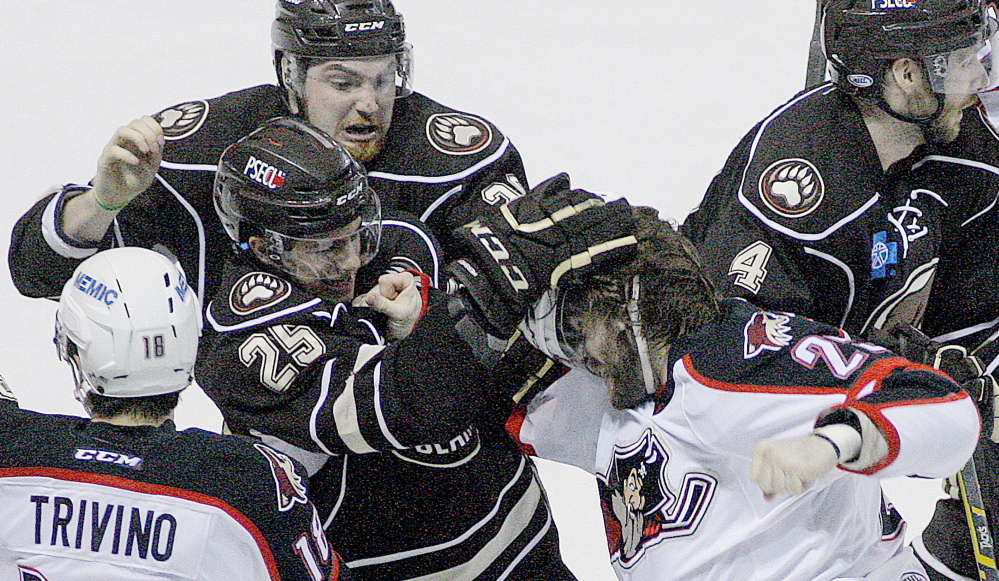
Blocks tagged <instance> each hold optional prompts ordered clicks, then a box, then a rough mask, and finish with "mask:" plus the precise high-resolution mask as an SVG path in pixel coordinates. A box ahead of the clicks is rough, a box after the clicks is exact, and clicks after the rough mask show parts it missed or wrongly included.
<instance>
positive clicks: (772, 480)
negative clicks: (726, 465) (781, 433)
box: [750, 434, 838, 500]
mask: <svg viewBox="0 0 999 581" xmlns="http://www.w3.org/2000/svg"><path fill="white" fill-rule="evenodd" d="M837 462H838V458H837V457H836V450H835V449H834V448H833V446H832V444H830V443H829V441H828V440H825V439H824V438H820V437H818V436H816V435H814V434H809V435H808V436H805V437H803V438H794V439H791V440H765V441H763V442H760V443H758V444H757V445H756V450H755V451H754V452H753V464H752V468H751V469H750V478H751V479H752V481H753V482H755V483H756V484H758V485H759V486H760V489H761V490H762V491H763V497H764V498H766V499H767V500H773V498H774V496H776V495H778V494H801V493H802V492H804V491H805V489H807V488H808V485H809V484H811V483H812V482H814V481H815V480H817V479H818V478H820V477H821V476H822V475H824V474H826V473H827V472H829V471H830V470H832V469H833V468H834V467H835V466H836V464H837Z"/></svg>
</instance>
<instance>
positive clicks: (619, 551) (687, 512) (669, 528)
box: [599, 429, 717, 568]
mask: <svg viewBox="0 0 999 581" xmlns="http://www.w3.org/2000/svg"><path fill="white" fill-rule="evenodd" d="M669 458H670V457H669V452H668V451H667V449H666V447H665V446H664V445H663V443H662V442H660V441H659V439H658V438H657V437H656V436H655V435H654V434H653V432H652V430H651V429H649V430H646V431H645V432H644V433H643V434H642V435H641V437H640V438H639V439H638V441H636V442H634V443H632V444H628V445H618V446H615V448H614V457H613V459H612V460H611V465H610V468H609V469H608V470H607V473H606V474H601V475H599V478H600V480H601V487H600V495H601V501H602V502H601V504H602V506H603V511H604V524H605V527H606V529H607V533H608V541H609V542H610V550H611V558H612V560H614V561H617V562H618V563H620V564H621V566H623V567H625V568H629V567H631V566H633V565H634V564H635V563H636V562H638V560H639V559H641V557H642V555H644V554H645V550H646V549H648V548H649V547H651V546H653V545H656V544H658V543H659V542H661V541H663V540H665V539H669V538H676V537H684V536H689V535H692V534H694V532H695V531H696V530H697V525H698V524H700V522H701V519H702V518H703V517H704V514H705V512H706V511H707V508H708V505H709V503H710V501H711V498H712V496H713V494H714V489H715V486H716V484H717V481H716V480H715V478H714V477H712V476H708V475H706V474H698V473H689V474H685V475H684V477H683V482H682V484H681V486H680V488H679V490H680V494H679V496H677V495H676V494H674V493H673V491H672V490H671V488H670V485H669V483H668V481H667V475H666V466H667V463H668V462H669Z"/></svg>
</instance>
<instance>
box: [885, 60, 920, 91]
mask: <svg viewBox="0 0 999 581" xmlns="http://www.w3.org/2000/svg"><path fill="white" fill-rule="evenodd" d="M887 76H888V77H889V79H890V80H891V81H892V82H893V83H894V84H895V86H897V87H898V88H899V89H900V90H901V91H902V92H903V93H905V94H911V93H914V92H916V91H917V90H918V89H919V88H920V87H921V86H922V85H923V83H924V82H925V79H924V75H923V67H922V66H921V65H920V64H919V63H918V62H916V61H915V60H914V59H911V58H908V57H905V58H900V59H895V61H893V62H892V63H891V67H889V68H888V73H887Z"/></svg>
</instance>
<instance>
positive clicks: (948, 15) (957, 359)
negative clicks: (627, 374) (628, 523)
mask: <svg viewBox="0 0 999 581" xmlns="http://www.w3.org/2000/svg"><path fill="white" fill-rule="evenodd" d="M910 4H911V5H908V6H909V7H906V6H902V5H895V4H892V5H890V6H889V5H885V6H882V7H881V8H878V7H877V6H872V5H871V4H870V3H867V2H855V1H852V0H830V1H829V2H827V3H825V5H824V11H823V21H822V25H823V26H822V30H823V31H824V35H825V36H824V45H825V51H826V56H827V57H828V59H829V64H830V71H831V73H832V82H831V83H826V84H823V85H820V86H817V87H812V88H809V89H807V90H806V91H805V92H803V93H801V94H800V95H798V96H796V97H795V98H794V99H793V100H792V101H790V102H788V103H787V104H785V105H784V106H782V107H781V108H779V109H778V110H776V111H775V112H774V113H773V114H771V116H770V117H768V118H767V119H765V120H764V121H762V122H761V123H760V124H759V125H758V126H757V127H756V128H754V129H753V130H752V131H751V132H750V133H749V134H748V135H747V136H746V137H745V138H744V140H743V142H742V143H741V144H740V145H739V146H738V147H737V148H736V150H735V151H733V153H732V155H731V157H730V158H729V160H728V162H727V163H726V166H725V168H724V169H723V171H722V173H721V174H719V176H718V177H717V178H716V179H715V180H714V182H713V183H712V185H711V187H710V188H709V191H708V193H707V194H706V196H705V199H704V201H703V202H702V204H701V208H700V209H699V211H697V212H695V213H694V214H692V215H691V216H690V217H689V218H688V220H687V223H686V224H685V226H684V227H685V231H686V232H687V233H688V234H689V235H690V236H691V237H692V238H693V239H694V240H695V241H696V242H698V244H699V245H700V247H701V250H702V252H703V253H704V255H705V258H706V262H707V265H708V268H709V271H710V272H711V274H712V276H713V278H714V279H715V280H716V281H717V282H718V283H719V284H720V287H721V288H722V289H723V290H724V291H725V292H726V293H728V294H735V295H739V296H744V297H747V298H750V299H751V300H754V301H757V302H759V303H760V304H762V305H765V306H767V307H770V308H777V309H782V310H789V311H794V312H796V313H799V314H804V315H808V316H811V317H813V318H816V319H819V320H821V321H823V322H826V323H831V324H836V325H841V326H844V327H845V328H846V329H847V330H849V331H851V332H854V333H859V334H864V335H866V336H867V337H868V338H870V339H872V340H874V341H876V342H880V343H884V344H887V345H890V346H892V347H893V348H896V349H900V350H901V352H902V353H903V354H904V355H906V356H908V357H910V358H912V359H915V360H917V361H923V362H925V363H928V364H933V363H934V362H936V363H937V365H940V366H943V367H945V368H946V370H947V371H948V372H950V373H952V374H953V375H954V377H955V378H958V379H959V380H961V381H962V382H965V386H966V387H967V388H968V390H969V391H970V392H971V393H972V395H973V396H975V397H976V399H978V400H979V402H980V404H982V405H981V408H982V409H981V411H982V415H983V417H985V419H986V424H987V426H986V427H987V428H989V427H990V426H991V424H992V417H993V415H994V406H993V405H992V399H993V397H994V385H995V382H994V380H993V379H992V377H991V371H992V367H994V366H990V365H989V364H988V361H987V359H992V358H993V357H994V355H993V356H990V357H986V356H987V355H988V352H989V349H987V348H986V349H982V350H979V353H978V355H980V356H981V357H982V359H981V361H985V364H984V365H982V364H980V363H981V362H980V361H979V360H977V359H976V358H974V357H965V355H966V354H968V353H971V352H973V351H974V350H975V347H977V346H978V345H979V344H981V341H982V340H985V341H986V343H988V342H989V341H988V338H989V335H991V331H989V330H987V328H988V327H990V326H991V321H993V320H994V319H995V318H996V314H995V309H994V308H993V307H994V306H995V305H994V304H992V301H984V302H983V301H982V300H980V297H979V295H981V294H982V292H981V289H982V288H989V285H988V282H987V281H988V280H989V279H990V277H991V275H990V274H989V270H990V269H989V268H988V266H987V264H988V263H987V262H983V261H984V260H987V257H988V256H989V252H987V251H986V250H985V249H986V248H989V246H988V244H989V240H990V238H991V236H992V235H991V234H990V232H991V230H992V229H993V225H992V224H990V222H991V218H990V217H989V216H990V215H991V208H992V206H993V205H994V203H993V202H994V187H993V186H992V185H990V183H989V182H990V180H991V178H990V177H988V176H989V175H990V174H989V172H988V168H989V167H991V164H992V163H993V162H992V161H991V160H990V159H989V158H990V157H991V156H992V154H988V153H986V152H987V150H988V149H989V148H990V145H989V143H990V141H991V139H990V136H989V131H990V130H989V129H988V128H987V125H983V123H982V119H981V118H980V117H979V115H978V114H977V113H971V114H962V106H966V105H970V104H971V103H974V102H975V100H976V99H975V97H974V95H973V94H972V93H973V92H974V91H978V90H981V89H982V88H984V87H985V86H986V85H988V84H990V83H994V80H988V78H987V77H986V76H985V74H984V73H985V72H986V71H988V70H989V69H990V68H992V66H991V63H992V54H991V52H990V49H991V44H990V43H986V42H984V41H987V40H988V39H989V36H990V35H991V34H992V33H993V32H994V31H995V23H994V16H995V13H994V11H992V10H990V9H989V8H988V7H987V5H988V3H985V2H964V1H958V2H954V1H951V0H931V1H927V2H919V3H918V4H917V3H910ZM962 56H963V58H955V57H962ZM979 63H980V65H981V66H979ZM907 69H911V70H909V72H908V73H906V74H902V75H900V74H899V73H900V72H901V73H905V71H906V70H907ZM962 71H963V72H964V73H968V74H966V75H963V78H964V80H965V81H966V82H962V83H959V84H955V83H954V82H953V81H954V80H956V79H960V78H962V75H959V76H958V77H953V76H952V73H954V72H962ZM993 72H994V71H993ZM914 80H915V81H919V82H918V83H913V81H914ZM906 86H909V87H910V88H909V90H908V91H906V90H905V88H906ZM920 87H921V88H920ZM902 97H904V98H902ZM983 153H984V155H983ZM924 316H925V319H924ZM921 324H922V326H923V329H924V331H926V332H927V333H928V334H929V335H930V336H932V337H934V338H935V339H936V341H938V343H933V342H931V341H929V340H928V339H924V338H923V333H921V332H919V331H918V330H917V327H919V326H920V325H921ZM976 335H977V336H978V340H977V341H975V340H974V336H976ZM947 343H953V344H960V348H964V349H965V352H964V353H963V354H962V353H961V352H960V351H959V349H957V348H955V349H950V350H948V354H947V356H946V357H940V358H937V357H935V355H936V354H937V352H938V351H939V347H940V346H941V345H942V344H947ZM939 352H940V353H944V351H939ZM987 431H991V429H989V430H987ZM986 476H987V474H986ZM983 490H985V491H986V492H988V491H989V487H986V488H985V489H983ZM992 504H994V502H993V503H992ZM955 507H956V510H953V509H954V508H955ZM962 530H963V531H964V534H963V535H962V536H963V539H961V540H958V539H957V537H956V536H955V535H954V534H953V531H957V532H961V531H962ZM924 539H926V548H928V549H929V552H931V553H933V554H934V555H936V557H938V558H939V560H938V559H937V558H935V557H930V556H929V555H928V554H927V551H926V550H924V548H923V547H922V546H921V545H922V543H920V542H919V541H918V540H917V542H916V545H917V546H916V548H917V552H918V553H919V555H920V556H921V557H922V558H923V559H924V561H926V562H927V563H928V564H930V565H932V567H928V569H933V568H938V569H946V567H947V566H950V567H951V568H952V571H950V572H949V573H947V574H955V573H953V571H961V572H962V573H963V574H973V575H977V573H976V572H975V565H974V559H973V557H972V555H971V551H970V547H971V543H970V539H968V535H967V519H966V518H965V515H964V511H963V509H962V507H961V506H960V503H959V502H958V503H956V505H955V504H954V503H948V502H947V501H945V502H943V503H941V505H940V507H939V509H938V513H937V515H936V516H935V517H934V519H933V522H932V523H931V524H930V526H929V527H928V529H927V534H924ZM956 547H962V550H954V549H955V548H956ZM958 554H966V556H961V557H959V558H957V559H955V558H954V555H958ZM940 561H946V562H947V565H941V563H940ZM938 565H939V567H938ZM930 574H931V576H932V577H933V578H934V579H938V578H943V577H938V575H944V573H939V572H937V571H933V570H930Z"/></svg>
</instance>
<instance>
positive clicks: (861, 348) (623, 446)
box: [503, 215, 979, 581]
mask: <svg viewBox="0 0 999 581" xmlns="http://www.w3.org/2000/svg"><path fill="white" fill-rule="evenodd" d="M637 238H638V240H639V244H638V252H637V255H636V256H635V258H634V259H631V260H629V261H627V262H626V263H623V264H622V263H621V261H619V262H618V263H617V264H616V265H613V264H612V267H604V268H602V269H596V270H595V271H591V272H588V273H587V274H586V275H585V276H584V277H582V279H581V280H579V281H578V282H577V283H576V284H570V285H561V286H559V287H558V288H557V289H556V291H555V292H551V291H550V292H549V293H548V294H547V295H546V297H543V298H542V300H541V301H540V302H539V303H538V304H537V306H536V308H535V312H534V314H533V315H532V316H530V317H528V320H527V323H526V324H525V328H526V330H527V331H528V332H529V335H530V336H532V337H533V341H534V342H535V343H536V344H537V345H538V346H539V347H542V348H543V349H544V350H545V351H546V352H548V353H549V354H550V355H552V356H556V357H558V358H560V359H562V360H563V361H568V362H571V363H572V365H574V366H575V367H576V370H575V371H573V372H572V373H571V374H570V375H569V376H567V377H566V378H563V379H562V380H561V381H559V382H557V383H556V384H555V385H553V386H552V387H551V388H549V389H548V390H547V391H546V392H544V393H542V394H541V395H540V396H538V397H537V398H535V399H534V400H533V401H532V402H531V403H530V405H529V406H528V407H527V408H526V410H525V413H526V417H523V418H521V419H522V422H520V423H518V422H511V425H515V426H518V427H517V428H515V429H516V431H517V432H518V435H519V437H520V439H521V441H522V443H523V444H525V445H529V446H531V447H533V451H534V452H535V453H537V454H538V455H540V456H542V457H549V458H551V459H554V460H561V461H567V462H570V463H574V464H576V465H578V466H580V467H582V468H584V469H586V470H589V471H590V472H592V473H594V474H596V476H597V478H598V483H599V491H600V499H601V505H602V508H603V513H604V520H605V528H606V531H607V539H608V543H609V548H610V550H611V558H612V562H613V565H614V568H615V570H616V572H617V573H618V575H619V577H620V578H621V579H623V580H636V581H637V580H641V581H666V580H677V581H679V580H684V581H687V580H690V581H694V580H696V581H711V580H725V581H729V580H732V579H741V580H754V581H756V580H760V581H762V580H774V581H776V580H781V581H796V580H802V581H804V580H837V579H838V580H844V579H870V580H892V581H903V580H904V581H917V580H925V579H926V574H925V571H923V569H922V567H921V565H920V564H919V562H918V561H917V560H916V559H915V557H914V555H913V554H912V551H911V549H910V548H908V547H906V546H905V545H904V540H903V539H904V527H905V524H904V521H902V519H901V518H900V516H899V514H898V513H897V511H895V510H894V509H893V508H892V505H891V504H890V502H888V501H887V500H885V499H884V497H883V495H882V490H881V486H880V483H879V480H878V479H879V478H886V477H893V476H901V475H913V474H915V475H921V476H927V477H943V476H947V475H949V474H951V473H953V472H954V471H956V470H958V469H959V468H960V467H961V466H962V465H963V464H964V463H965V461H966V460H967V459H968V458H969V457H970V455H971V452H972V450H973V449H974V447H975V442H976V438H977V436H978V432H979V427H978V426H979V419H978V415H977V411H976V407H975V405H974V403H973V402H972V401H971V399H970V398H969V396H968V395H967V393H966V392H964V391H963V390H962V389H961V388H960V387H959V386H958V385H957V384H956V383H954V382H953V381H952V380H951V379H950V378H948V377H946V376H944V375H943V374H941V373H939V372H937V371H936V370H934V369H932V368H930V367H927V366H924V365H920V364H916V363H912V362H910V361H908V360H906V359H903V358H901V357H897V356H895V355H894V354H892V353H891V352H889V351H888V350H886V349H884V348H882V347H878V346H875V345H873V344H868V343H861V342H855V341H853V340H851V338H850V337H849V336H848V335H847V334H846V333H844V332H843V331H841V330H839V329H836V328H835V327H832V326H828V325H824V324H821V323H817V322H815V321H813V320H811V319H807V318H804V317H798V316H795V315H793V314H789V313H783V312H776V311H764V310H760V309H757V308H755V307H753V306H752V305H751V304H749V303H748V302H746V301H744V300H742V299H725V300H721V301H719V300H718V299H717V298H716V294H715V291H714V290H713V288H712V285H711V284H710V283H709V282H707V280H706V279H705V277H704V275H703V271H702V268H701V266H700V264H699V261H698V259H697V258H695V253H694V251H693V249H692V246H691V245H690V244H689V242H688V241H686V239H684V238H682V237H681V236H680V235H679V234H677V233H676V232H674V231H673V229H672V228H671V227H670V226H669V225H667V224H666V223H663V222H661V221H659V220H658V219H654V218H650V217H649V216H648V215H645V216H644V217H643V218H642V220H641V221H640V224H639V232H638V236H637ZM503 242H504V244H507V242H508V241H505V240H504V241H503ZM586 370H588V371H589V373H587V371H586ZM571 378H575V380H571ZM587 378H590V379H589V380H588V379H587ZM601 380H602V381H601Z"/></svg>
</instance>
